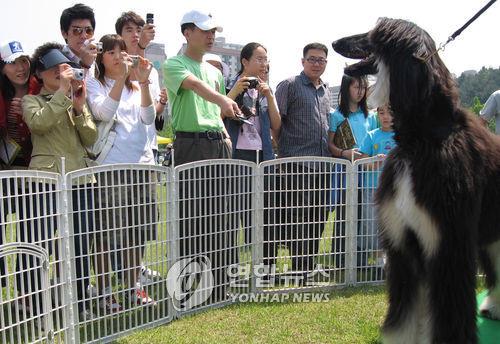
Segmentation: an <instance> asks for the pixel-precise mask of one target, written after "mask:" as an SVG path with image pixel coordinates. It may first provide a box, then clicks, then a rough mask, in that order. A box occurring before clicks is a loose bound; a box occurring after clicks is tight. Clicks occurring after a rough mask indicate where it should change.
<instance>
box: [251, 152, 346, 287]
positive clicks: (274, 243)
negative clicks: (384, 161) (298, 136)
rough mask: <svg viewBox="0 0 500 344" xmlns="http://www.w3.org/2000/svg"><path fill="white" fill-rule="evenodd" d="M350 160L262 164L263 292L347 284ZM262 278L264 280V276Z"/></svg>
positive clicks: (310, 159)
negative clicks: (346, 208) (347, 197)
mask: <svg viewBox="0 0 500 344" xmlns="http://www.w3.org/2000/svg"><path fill="white" fill-rule="evenodd" d="M349 168H350V165H349V164H348V163H347V162H346V161H345V160H338V159H330V158H318V157H301V158H287V159H278V160H274V161H267V162H264V163H262V164H261V165H260V168H259V174H258V177H259V179H260V181H261V183H260V184H258V185H260V186H261V188H262V189H260V190H257V193H258V194H261V195H262V197H261V209H259V211H261V214H262V215H261V216H262V218H263V221H262V227H261V228H262V234H261V235H262V237H261V238H262V251H261V252H262V260H261V262H262V264H263V265H264V270H265V272H266V273H265V274H264V276H262V278H260V280H261V283H258V286H260V287H261V290H263V291H279V290H286V289H289V288H293V289H303V288H309V289H310V288H318V287H334V286H342V285H345V284H346V283H347V282H348V279H347V275H346V271H347V269H346V250H345V245H346V239H347V238H348V237H349V236H348V233H347V232H346V228H347V227H346V226H345V225H344V224H345V223H346V216H345V211H344V212H340V211H338V209H340V208H339V207H340V206H345V205H346V202H345V198H346V196H345V191H344V190H345V189H346V186H347V185H348V184H347V183H348V180H347V176H348V171H349ZM259 277H260V276H259Z"/></svg>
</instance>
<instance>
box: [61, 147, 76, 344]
mask: <svg viewBox="0 0 500 344" xmlns="http://www.w3.org/2000/svg"><path fill="white" fill-rule="evenodd" d="M65 163H66V160H65V158H64V157H62V158H61V182H60V185H61V189H60V190H59V195H60V197H59V199H60V201H59V213H60V214H61V217H62V219H61V221H60V226H61V227H60V229H59V231H60V232H61V241H62V251H63V254H62V256H61V258H60V259H61V265H63V268H62V269H61V270H62V271H61V274H62V276H61V279H62V281H64V283H63V286H64V287H63V291H62V293H61V294H62V296H63V305H64V312H65V319H66V322H67V326H66V333H67V337H68V342H69V343H76V344H77V343H79V342H80V336H76V329H77V328H78V323H76V321H75V310H74V309H73V303H74V300H75V298H76V294H74V293H73V278H74V277H75V276H76V271H75V269H74V268H73V262H72V260H73V259H72V257H73V258H74V256H75V252H74V247H73V244H72V241H73V240H72V236H71V233H70V224H69V222H70V220H69V218H70V216H69V212H70V211H71V209H70V207H69V198H68V194H71V185H70V186H68V184H70V183H68V179H69V177H68V176H67V175H66V166H65ZM68 187H69V190H68Z"/></svg>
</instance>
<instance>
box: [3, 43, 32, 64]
mask: <svg viewBox="0 0 500 344" xmlns="http://www.w3.org/2000/svg"><path fill="white" fill-rule="evenodd" d="M21 56H28V54H26V53H25V52H24V50H23V47H22V46H21V43H19V42H18V41H8V42H3V43H2V44H1V45H0V58H1V59H2V60H3V61H4V62H5V63H13V62H14V61H15V60H16V59H17V58H19V57H21Z"/></svg>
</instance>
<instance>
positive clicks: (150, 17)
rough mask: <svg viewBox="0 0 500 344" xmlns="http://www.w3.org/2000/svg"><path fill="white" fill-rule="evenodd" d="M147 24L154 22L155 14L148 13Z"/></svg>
mask: <svg viewBox="0 0 500 344" xmlns="http://www.w3.org/2000/svg"><path fill="white" fill-rule="evenodd" d="M146 24H154V14H153V13H146Z"/></svg>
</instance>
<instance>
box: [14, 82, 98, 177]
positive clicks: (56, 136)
mask: <svg viewBox="0 0 500 344" xmlns="http://www.w3.org/2000/svg"><path fill="white" fill-rule="evenodd" d="M72 110H73V108H72V102H71V100H70V99H69V98H68V97H67V96H66V95H64V94H63V93H62V92H59V91H57V92H56V93H54V94H50V93H49V92H48V91H47V90H46V89H45V88H42V90H41V91H40V94H38V95H26V96H24V97H23V118H24V121H25V122H26V124H27V125H28V127H29V128H30V130H31V141H32V143H33V152H32V153H31V162H30V165H29V168H30V169H35V170H43V171H50V172H57V173H61V157H64V158H66V172H71V171H74V170H78V169H81V168H85V167H87V160H88V155H87V151H86V150H85V148H84V146H90V145H91V144H93V143H94V142H95V140H96V139H97V129H96V125H95V123H94V121H93V119H92V114H91V113H90V111H89V109H88V107H87V105H85V106H84V108H83V113H82V114H81V115H80V116H75V114H74V113H73V111H72Z"/></svg>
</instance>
